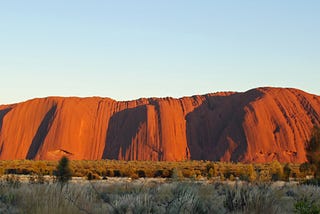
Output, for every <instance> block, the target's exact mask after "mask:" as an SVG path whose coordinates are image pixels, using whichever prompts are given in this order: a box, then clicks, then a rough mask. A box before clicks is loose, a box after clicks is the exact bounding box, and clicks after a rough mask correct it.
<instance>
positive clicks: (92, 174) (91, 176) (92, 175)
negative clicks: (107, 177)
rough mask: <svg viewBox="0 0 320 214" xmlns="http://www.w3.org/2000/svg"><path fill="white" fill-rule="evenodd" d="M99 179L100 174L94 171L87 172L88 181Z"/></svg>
mask: <svg viewBox="0 0 320 214" xmlns="http://www.w3.org/2000/svg"><path fill="white" fill-rule="evenodd" d="M100 179H101V178H100V176H99V175H98V174H97V173H95V172H89V173H88V174H87V180H89V181H91V180H100Z"/></svg>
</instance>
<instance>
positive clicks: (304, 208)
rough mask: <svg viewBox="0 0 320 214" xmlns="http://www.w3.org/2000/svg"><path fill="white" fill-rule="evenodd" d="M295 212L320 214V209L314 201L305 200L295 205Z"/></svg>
mask: <svg viewBox="0 0 320 214" xmlns="http://www.w3.org/2000/svg"><path fill="white" fill-rule="evenodd" d="M294 211H295V213H298V214H319V213H320V208H319V207H317V206H316V205H315V203H314V202H313V201H310V200H308V199H307V198H303V199H300V200H298V201H297V202H296V203H295V204H294Z"/></svg>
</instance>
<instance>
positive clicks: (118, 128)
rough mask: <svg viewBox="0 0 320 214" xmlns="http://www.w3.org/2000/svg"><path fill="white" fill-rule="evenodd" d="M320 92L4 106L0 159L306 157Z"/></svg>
mask: <svg viewBox="0 0 320 214" xmlns="http://www.w3.org/2000/svg"><path fill="white" fill-rule="evenodd" d="M319 124H320V97H319V96H316V95H312V94H308V93H306V92H303V91H300V90H297V89H283V88H258V89H253V90H250V91H247V92H244V93H231V92H229V93H215V94H207V95H204V96H193V97H184V98H181V99H173V98H149V99H139V100H134V101H127V102H117V101H114V100H112V99H108V98H99V97H93V98H76V97H68V98H61V97H48V98H43V99H33V100H29V101H26V102H23V103H18V104H13V105H6V106H0V159H46V160H52V159H59V158H60V157H61V156H62V155H67V156H69V157H70V158H71V159H90V160H95V159H102V158H104V159H105V158H106V159H121V160H168V161H179V160H187V159H195V160H222V161H242V162H268V161H272V160H279V161H282V162H304V161H306V156H305V149H304V148H305V142H306V141H307V139H308V138H309V135H310V131H311V128H312V126H313V125H319Z"/></svg>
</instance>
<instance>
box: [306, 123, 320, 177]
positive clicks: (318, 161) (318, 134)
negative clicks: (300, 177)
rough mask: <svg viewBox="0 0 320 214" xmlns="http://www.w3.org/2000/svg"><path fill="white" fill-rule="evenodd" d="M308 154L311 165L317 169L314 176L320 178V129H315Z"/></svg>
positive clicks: (308, 143) (308, 144) (308, 146)
mask: <svg viewBox="0 0 320 214" xmlns="http://www.w3.org/2000/svg"><path fill="white" fill-rule="evenodd" d="M306 152H307V159H308V161H309V163H310V164H311V165H313V166H314V168H315V173H314V176H315V177H316V178H320V127H318V126H315V127H313V129H312V132H311V137H310V140H309V141H308V142H307V147H306Z"/></svg>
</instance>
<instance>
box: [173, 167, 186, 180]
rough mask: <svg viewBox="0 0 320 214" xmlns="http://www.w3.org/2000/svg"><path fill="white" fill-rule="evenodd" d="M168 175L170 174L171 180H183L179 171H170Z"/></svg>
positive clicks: (175, 169)
mask: <svg viewBox="0 0 320 214" xmlns="http://www.w3.org/2000/svg"><path fill="white" fill-rule="evenodd" d="M170 174H171V176H170V177H171V179H172V180H181V179H182V178H183V174H182V172H181V170H179V169H177V168H174V169H172V171H171V173H170Z"/></svg>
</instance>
